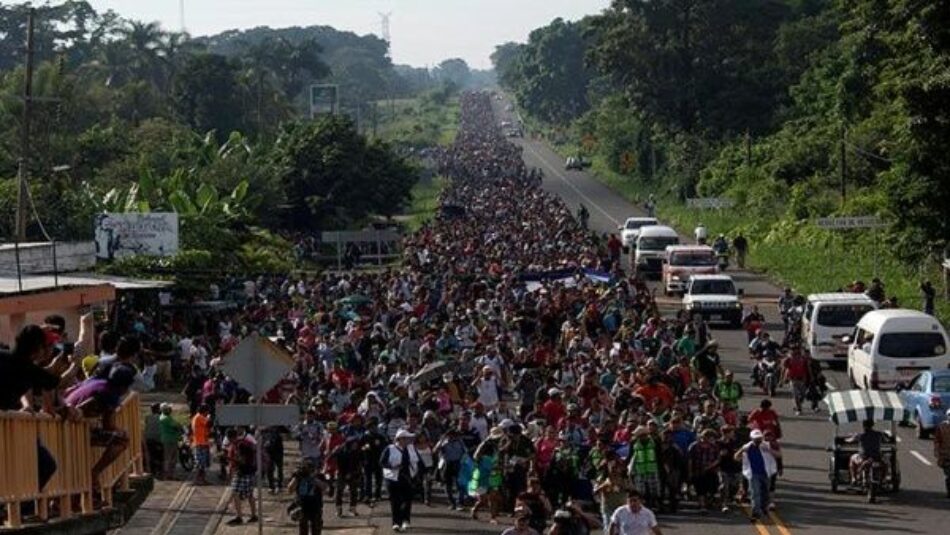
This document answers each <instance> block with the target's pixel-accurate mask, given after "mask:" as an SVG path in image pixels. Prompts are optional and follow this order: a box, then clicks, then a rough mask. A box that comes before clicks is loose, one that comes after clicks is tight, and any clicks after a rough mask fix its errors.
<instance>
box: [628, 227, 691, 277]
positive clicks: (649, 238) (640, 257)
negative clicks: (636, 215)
mask: <svg viewBox="0 0 950 535" xmlns="http://www.w3.org/2000/svg"><path fill="white" fill-rule="evenodd" d="M679 242H680V237H679V234H677V233H676V231H675V230H673V229H672V228H670V227H667V226H664V225H650V226H646V227H640V233H639V234H638V235H637V250H636V252H635V253H634V256H633V267H634V270H635V271H636V273H637V274H639V275H645V274H649V273H653V274H656V275H659V274H660V273H661V272H662V271H663V259H664V258H666V248H667V247H668V246H670V245H679Z"/></svg>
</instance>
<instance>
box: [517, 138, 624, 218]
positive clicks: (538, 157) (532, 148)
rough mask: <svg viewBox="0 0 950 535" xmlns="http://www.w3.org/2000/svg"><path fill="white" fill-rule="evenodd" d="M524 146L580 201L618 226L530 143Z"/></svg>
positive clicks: (610, 216) (605, 211)
mask: <svg viewBox="0 0 950 535" xmlns="http://www.w3.org/2000/svg"><path fill="white" fill-rule="evenodd" d="M524 146H525V147H527V148H528V150H529V151H531V154H534V156H535V157H536V158H537V159H538V160H540V161H541V163H542V164H543V165H544V166H545V167H547V168H548V169H549V170H550V171H551V172H552V173H554V175H555V176H557V177H558V178H560V179H561V180H562V181H563V182H564V183H565V184H567V186H568V187H569V188H571V189H572V190H574V193H576V194H578V195H579V196H580V197H581V198H582V199H584V200H585V201H587V203H588V204H590V205H591V206H593V207H594V208H596V209H597V210H598V211H599V212H600V213H602V214H604V216H605V217H606V218H607V219H609V220H610V221H611V222H613V224H614V225H619V224H620V221H619V220H617V219H615V218H614V217H613V216H612V215H610V214H609V213H607V210H604V209H603V208H601V207H600V205H599V204H597V203H595V202H594V201H592V200H590V197H588V196H587V195H584V194H583V193H581V190H579V189H577V186H575V185H574V184H572V183H571V181H570V180H568V179H567V177H565V176H564V174H563V173H561V172H560V171H559V170H558V169H557V168H556V167H554V166H553V165H551V164H550V163H548V161H547V160H545V159H544V157H542V156H541V154H539V153H538V151H536V150H535V149H534V147H532V146H531V143H530V142H525V144H524Z"/></svg>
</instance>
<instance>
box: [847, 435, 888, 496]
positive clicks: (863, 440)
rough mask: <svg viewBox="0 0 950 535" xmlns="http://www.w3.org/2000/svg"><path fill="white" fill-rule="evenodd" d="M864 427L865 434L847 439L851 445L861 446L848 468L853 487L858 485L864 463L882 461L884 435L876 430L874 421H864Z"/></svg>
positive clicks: (852, 457)
mask: <svg viewBox="0 0 950 535" xmlns="http://www.w3.org/2000/svg"><path fill="white" fill-rule="evenodd" d="M863 427H864V432H863V433H860V434H857V435H854V436H852V437H849V438H847V439H845V441H846V442H848V443H849V444H854V443H857V444H858V445H859V449H858V452H857V453H855V454H854V455H852V456H851V462H850V465H849V466H848V468H849V472H850V473H851V484H852V485H857V482H858V478H859V474H860V473H861V468H862V467H863V466H864V463H866V462H873V461H880V460H881V444H882V443H883V442H884V433H881V432H880V431H878V430H876V429H874V421H873V420H864V422H863Z"/></svg>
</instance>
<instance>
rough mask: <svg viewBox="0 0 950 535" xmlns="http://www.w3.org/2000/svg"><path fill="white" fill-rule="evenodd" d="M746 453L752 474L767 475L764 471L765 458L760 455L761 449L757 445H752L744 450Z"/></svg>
mask: <svg viewBox="0 0 950 535" xmlns="http://www.w3.org/2000/svg"><path fill="white" fill-rule="evenodd" d="M746 455H748V456H749V468H750V469H751V470H752V475H754V476H768V473H767V472H766V471H765V459H764V458H763V457H762V450H760V449H759V447H758V446H756V445H753V446H752V447H751V448H749V449H748V450H746Z"/></svg>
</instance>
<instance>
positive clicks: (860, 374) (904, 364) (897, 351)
mask: <svg viewBox="0 0 950 535" xmlns="http://www.w3.org/2000/svg"><path fill="white" fill-rule="evenodd" d="M843 341H844V342H845V343H847V344H849V347H848V378H849V379H850V381H851V384H852V386H854V387H855V388H863V389H879V388H880V389H884V388H894V387H896V386H897V385H899V384H901V383H904V382H907V381H910V380H911V379H913V378H914V376H916V375H917V374H918V373H920V372H922V371H924V370H943V369H946V368H948V367H950V354H948V353H947V342H948V341H947V331H946V330H944V328H943V326H942V325H940V322H939V321H937V319H936V318H934V317H933V316H930V315H927V314H924V313H923V312H918V311H916V310H904V309H887V310H874V311H872V312H868V313H867V314H865V315H864V317H862V318H861V320H860V321H858V325H857V327H856V328H855V329H854V335H853V336H849V337H846V338H845V339H844V340H843Z"/></svg>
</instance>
